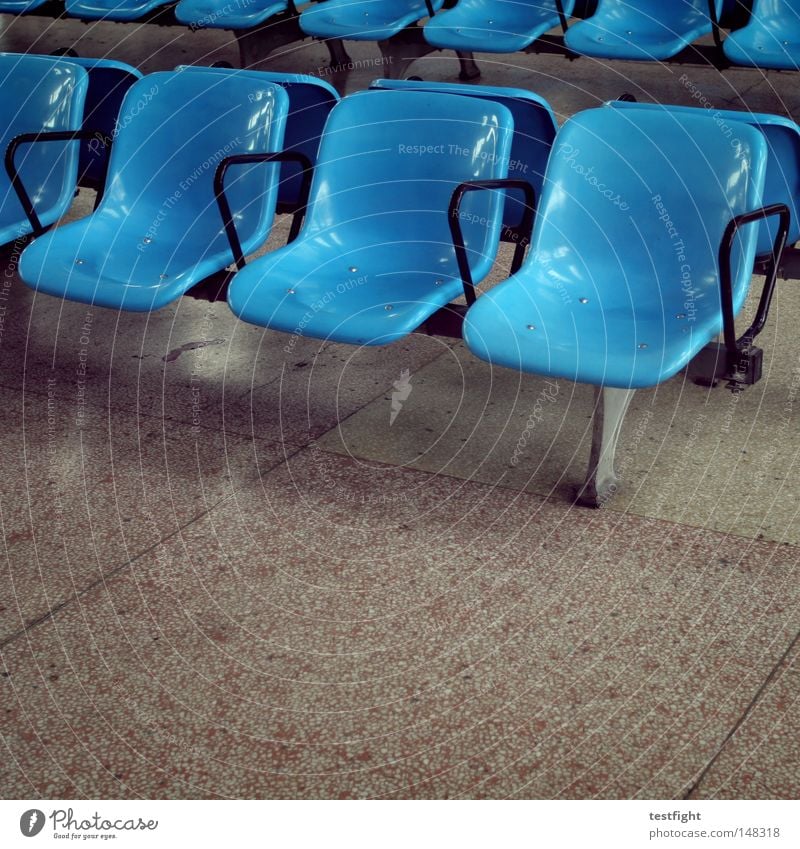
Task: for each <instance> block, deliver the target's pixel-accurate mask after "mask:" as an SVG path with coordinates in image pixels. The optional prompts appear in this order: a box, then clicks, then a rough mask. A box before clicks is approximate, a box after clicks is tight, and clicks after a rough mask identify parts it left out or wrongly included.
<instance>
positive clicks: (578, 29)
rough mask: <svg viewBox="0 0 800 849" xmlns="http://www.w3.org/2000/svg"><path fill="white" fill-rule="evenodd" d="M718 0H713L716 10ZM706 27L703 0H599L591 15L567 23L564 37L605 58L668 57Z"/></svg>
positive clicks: (574, 45) (704, 32) (572, 45)
mask: <svg viewBox="0 0 800 849" xmlns="http://www.w3.org/2000/svg"><path fill="white" fill-rule="evenodd" d="M721 5H722V4H721V0H716V8H717V11H719V9H720V8H721ZM710 32H711V18H710V16H709V10H708V0H635V2H631V0H599V2H598V6H597V11H596V12H595V13H594V15H592V17H591V18H587V19H586V20H584V21H578V22H577V23H575V24H573V25H572V26H571V27H570V28H569V30H568V31H567V34H566V36H565V43H566V45H567V47H569V48H570V50H573V51H574V52H575V53H582V54H583V55H585V56H598V57H600V58H605V59H640V60H641V59H644V60H648V59H669V58H670V57H672V56H675V55H677V54H678V53H680V52H681V50H683V49H684V48H686V47H688V46H689V45H690V44H691V43H692V42H693V41H695V40H696V39H698V38H700V37H701V36H703V35H708V34H709V33H710Z"/></svg>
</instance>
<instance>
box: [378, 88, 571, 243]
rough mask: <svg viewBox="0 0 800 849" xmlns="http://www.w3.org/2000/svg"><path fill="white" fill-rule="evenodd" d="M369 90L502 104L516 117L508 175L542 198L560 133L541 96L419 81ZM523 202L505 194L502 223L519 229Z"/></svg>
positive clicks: (513, 193) (516, 90)
mask: <svg viewBox="0 0 800 849" xmlns="http://www.w3.org/2000/svg"><path fill="white" fill-rule="evenodd" d="M370 88H371V89H394V90H400V91H403V90H408V91H440V92H445V93H447V94H459V95H462V96H465V97H478V98H483V99H485V100H493V101H495V102H496V103H500V104H502V105H503V106H505V107H506V108H507V109H508V110H509V112H511V114H512V115H513V116H514V140H513V142H512V144H511V163H510V167H509V170H508V176H509V177H513V178H514V179H517V180H527V181H528V182H529V183H530V184H531V185H532V186H533V188H534V190H535V192H536V197H537V198H539V197H540V195H541V193H542V179H543V177H544V172H545V169H546V168H547V158H548V156H549V155H550V149H551V147H552V145H553V139H554V138H555V137H556V133H557V132H558V124H557V123H556V117H555V115H554V114H553V110H552V109H551V108H550V104H549V103H547V101H546V100H544V99H543V98H541V97H539V95H538V94H534V93H533V92H531V91H526V90H525V89H521V88H500V87H496V86H484V85H460V84H458V83H437V82H428V81H417V80H375V81H374V82H372V83H371V84H370ZM522 201H523V197H522V194H521V193H520V192H518V191H509V192H507V193H506V207H505V212H504V214H503V224H505V226H506V227H517V226H519V224H520V223H521V221H522V216H523V210H524V208H523V207H522V205H521V202H522Z"/></svg>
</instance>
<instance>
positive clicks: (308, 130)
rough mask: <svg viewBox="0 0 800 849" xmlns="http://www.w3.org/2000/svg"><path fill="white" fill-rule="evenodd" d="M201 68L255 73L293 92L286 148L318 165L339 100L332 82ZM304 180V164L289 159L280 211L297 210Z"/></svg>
mask: <svg viewBox="0 0 800 849" xmlns="http://www.w3.org/2000/svg"><path fill="white" fill-rule="evenodd" d="M192 67H193V66H191V65H184V66H181V67H180V68H179V69H178V70H184V71H191V70H192ZM201 70H202V71H204V72H206V73H209V72H210V73H217V74H222V75H234V76H236V75H239V74H249V73H254V74H257V75H258V78H260V79H262V80H264V81H266V82H270V83H274V84H275V85H279V86H281V87H282V88H283V89H284V90H285V91H286V93H287V94H288V95H289V114H288V116H287V118H286V132H285V134H284V137H283V150H284V151H287V152H288V151H291V152H293V153H301V154H303V156H305V157H306V159H307V160H308V161H309V162H310V163H311V166H312V168H313V167H314V165H315V164H316V162H317V153H318V152H319V145H320V139H321V138H322V131H323V129H324V127H325V122H326V121H327V120H328V115H329V114H330V111H331V109H333V107H334V106H335V105H336V104H337V103H338V102H339V94H338V92H337V91H336V89H335V88H334V87H333V86H332V85H331V84H330V83H327V82H325V81H324V80H321V79H319V77H312V76H307V75H305V74H281V73H275V72H272V71H239V70H236V69H231V68H202V69H201ZM302 182H303V174H302V166H301V165H300V164H299V163H297V162H285V163H283V164H282V165H281V179H280V186H279V187H278V212H291V211H293V210H294V209H296V207H297V204H298V203H299V202H300V199H301V189H302Z"/></svg>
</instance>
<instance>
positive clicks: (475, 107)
mask: <svg viewBox="0 0 800 849" xmlns="http://www.w3.org/2000/svg"><path fill="white" fill-rule="evenodd" d="M512 133H513V118H512V116H511V113H510V112H509V111H508V109H506V108H505V107H504V106H501V105H500V104H495V103H492V104H491V105H490V104H487V103H486V102H485V101H480V100H477V99H469V98H465V97H458V96H456V95H451V94H441V93H430V92H411V91H376V92H359V93H358V94H353V95H350V96H349V97H346V98H344V100H342V101H341V103H339V104H338V105H337V106H335V107H334V109H333V111H332V112H331V114H330V117H329V118H328V122H327V124H326V125H325V132H324V134H323V138H322V145H321V147H320V153H319V161H318V165H317V170H316V173H315V175H314V181H313V184H312V189H311V202H310V204H309V215H308V218H307V220H306V224H305V226H304V228H303V231H304V234H306V235H320V234H326V237H329V238H339V239H342V241H343V243H344V242H345V241H348V242H356V243H362V244H363V243H364V242H365V241H367V240H368V241H370V242H371V243H372V244H375V243H376V242H380V241H381V240H386V241H394V242H410V243H415V244H416V243H431V242H433V243H437V244H441V243H446V244H451V236H450V231H449V224H448V218H447V210H448V206H449V203H450V199H451V197H452V194H453V192H454V190H455V189H456V188H457V187H458V185H459V184H460V183H462V182H465V181H467V180H479V179H496V178H499V177H503V176H505V174H506V173H507V169H508V162H509V156H510V150H511V138H512ZM501 204H502V193H500V192H485V191H482V192H471V193H469V194H468V195H467V196H466V198H465V199H464V203H463V205H462V215H461V223H462V228H463V231H464V236H465V242H466V244H467V246H468V247H469V248H470V250H471V251H475V252H477V254H480V255H481V256H486V255H494V251H495V246H496V243H497V240H498V237H499V233H500V228H501V220H502V206H501ZM334 234H335V235H334ZM477 254H476V256H477Z"/></svg>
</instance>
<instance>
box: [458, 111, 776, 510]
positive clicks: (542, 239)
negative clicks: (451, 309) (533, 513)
mask: <svg viewBox="0 0 800 849" xmlns="http://www.w3.org/2000/svg"><path fill="white" fill-rule="evenodd" d="M737 136H738V140H737V142H736V143H735V144H732V143H731V141H730V140H729V139H727V138H725V136H724V134H723V133H720V131H719V127H718V126H717V124H716V123H715V121H714V120H713V118H711V117H709V116H708V115H696V114H683V113H666V112H659V111H658V110H650V109H640V110H630V111H623V110H621V109H607V108H602V109H591V110H588V111H586V112H581V113H579V114H578V115H577V116H575V117H574V118H572V119H571V120H570V121H568V122H567V123H566V124H565V125H564V127H563V128H562V129H561V131H560V133H559V135H558V137H557V139H556V143H555V146H554V148H553V154H552V155H551V157H550V163H549V165H548V169H547V175H546V177H545V190H544V195H543V197H542V200H541V203H540V204H539V208H538V210H537V219H536V226H535V229H534V234H533V240H532V244H531V250H530V252H529V254H528V257H527V259H526V261H525V263H524V264H523V266H522V268H521V269H520V270H519V271H518V272H517V273H516V274H512V276H511V277H509V279H508V280H506V281H505V282H503V283H501V284H500V285H499V286H497V287H495V288H494V289H491V290H490V291H489V292H488V293H486V294H485V295H482V296H481V297H480V298H478V300H477V302H476V303H475V304H474V306H472V307H471V309H470V310H469V312H468V313H467V315H466V318H465V321H464V341H465V342H466V344H467V346H468V347H469V349H470V350H471V351H472V352H473V353H474V354H475V355H476V356H478V357H480V358H481V359H483V360H486V361H487V362H489V363H491V364H493V365H497V366H505V367H508V368H512V369H516V370H519V371H523V372H530V373H533V374H539V375H544V376H547V377H550V378H565V379H567V380H573V381H577V382H581V383H589V384H593V385H594V386H595V387H596V402H595V410H594V418H593V426H592V432H593V438H592V449H591V455H590V459H589V469H588V473H587V475H586V480H585V482H584V484H583V486H582V487H581V488H580V489H579V491H578V500H579V502H581V503H583V504H587V505H592V506H602V505H603V504H604V503H606V501H607V500H608V499H609V498H610V497H611V496H612V495H613V494H614V493H615V492H616V490H617V487H618V479H617V477H616V474H615V471H614V453H615V449H616V443H617V439H618V437H619V433H620V430H621V425H622V421H623V419H624V416H625V412H626V410H627V408H628V406H629V404H630V400H631V397H632V396H633V393H634V391H635V390H636V389H637V388H641V387H648V386H654V385H656V384H658V383H661V382H662V381H664V380H667V379H669V378H670V377H672V376H673V375H675V374H676V373H677V372H678V371H679V370H680V369H682V368H683V367H684V366H686V365H687V364H688V363H689V362H690V360H692V359H693V358H694V357H695V356H696V355H697V354H698V352H699V351H700V350H701V349H702V348H703V347H705V345H706V344H707V343H708V342H709V341H710V340H711V339H713V338H714V337H715V336H717V334H719V333H720V331H722V330H723V329H724V330H725V337H726V345H728V343H729V342H730V346H731V347H730V348H728V349H727V350H728V351H729V352H730V351H731V350H733V351H734V354H735V356H738V340H736V338H735V329H734V328H733V318H734V316H735V315H736V314H737V313H738V312H739V311H740V310H741V308H742V305H743V303H744V300H745V297H746V294H747V291H748V288H749V284H750V278H751V274H752V270H753V262H754V258H755V251H756V240H757V236H758V229H757V227H758V225H757V223H755V219H756V217H757V216H762V215H765V214H766V213H767V211H765V210H763V209H761V204H762V193H763V189H764V183H765V175H766V166H767V155H768V154H767V145H766V141H765V139H764V136H763V135H762V134H761V133H760V132H759V131H758V130H756V129H755V128H754V127H750V126H747V125H745V124H742V125H740V126H739V127H738V128H737ZM784 212H785V210H784ZM746 213H754V216H753V220H752V223H747V222H748V221H751V219H750V218H744V219H738V216H740V215H744V214H746ZM782 214H783V213H782ZM734 218H737V222H736V224H737V225H741V226H739V227H738V229H732V228H733V226H734V225H732V221H733V219H734ZM729 239H730V240H731V241H730V247H731V249H730V253H728V247H727V245H728V240H729ZM723 245H725V248H724V249H723ZM777 247H778V248H779V249H780V247H781V246H780V244H779V245H778V246H777ZM774 279H775V278H774V268H773V273H771V274H770V275H768V280H769V281H770V282H771V284H773V285H774ZM732 361H733V360H730V361H729V362H732Z"/></svg>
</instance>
